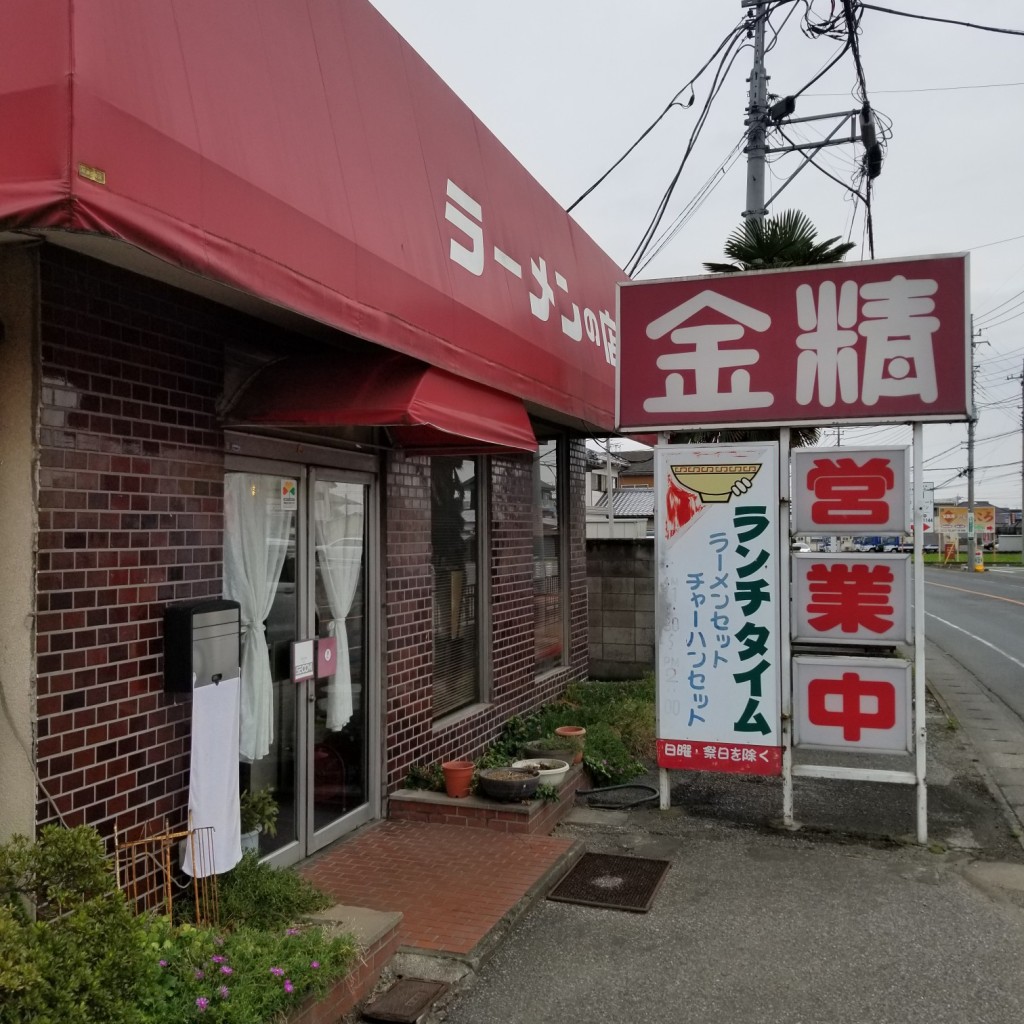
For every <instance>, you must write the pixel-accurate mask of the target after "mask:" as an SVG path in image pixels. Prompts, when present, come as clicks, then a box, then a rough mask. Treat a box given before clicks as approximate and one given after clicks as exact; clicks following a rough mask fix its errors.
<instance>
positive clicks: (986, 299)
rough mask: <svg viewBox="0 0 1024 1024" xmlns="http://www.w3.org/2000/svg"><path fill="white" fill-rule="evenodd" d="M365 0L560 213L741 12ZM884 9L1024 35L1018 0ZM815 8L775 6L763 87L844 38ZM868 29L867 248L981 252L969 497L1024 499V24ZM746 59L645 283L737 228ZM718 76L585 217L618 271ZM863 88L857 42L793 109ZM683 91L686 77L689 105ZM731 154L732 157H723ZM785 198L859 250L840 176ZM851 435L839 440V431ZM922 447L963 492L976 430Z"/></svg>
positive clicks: (861, 239)
mask: <svg viewBox="0 0 1024 1024" xmlns="http://www.w3.org/2000/svg"><path fill="white" fill-rule="evenodd" d="M371 2H372V3H373V5H374V6H375V7H376V8H377V9H378V10H379V11H380V12H381V13H382V14H383V15H384V16H385V17H386V18H387V19H388V20H389V21H390V22H391V23H392V24H393V25H394V26H395V28H396V29H397V30H398V31H399V32H400V33H401V34H402V35H403V36H404V37H405V38H406V39H407V40H408V41H409V42H410V43H411V44H412V45H413V46H414V47H415V48H416V50H417V51H418V52H419V53H420V54H421V55H422V56H423V57H424V58H425V59H426V60H427V62H428V63H429V64H430V65H431V66H432V67H433V68H434V69H435V70H436V71H437V72H438V73H439V74H440V75H441V77H442V78H444V79H445V81H446V82H447V83H448V84H449V85H450V86H451V87H452V88H453V89H454V90H455V92H456V93H457V94H458V95H459V96H460V97H461V98H462V99H463V100H464V101H465V102H466V103H467V105H468V106H469V107H470V108H471V109H472V110H473V111H474V113H476V115H477V116H478V117H479V118H480V119H481V120H482V121H483V122H484V123H485V124H486V125H487V126H488V127H489V128H490V129H491V130H492V131H493V132H494V133H495V135H497V136H498V138H499V139H500V140H501V141H502V142H503V143H504V144H505V145H506V146H507V147H508V148H509V149H510V150H511V151H512V152H513V153H514V154H515V156H516V157H517V158H518V159H519V160H520V161H521V162H522V163H523V165H524V166H525V167H526V168H527V169H528V170H529V171H530V172H531V173H532V174H533V175H534V177H535V178H537V180H538V181H539V182H540V183H541V184H542V185H543V186H544V187H545V188H546V189H547V190H548V191H549V192H550V193H551V194H552V195H553V196H554V197H555V199H557V200H558V201H559V202H560V203H561V204H562V205H563V206H568V205H569V204H571V203H573V202H574V201H575V200H576V199H577V197H578V196H580V195H581V194H582V193H583V192H584V191H585V190H586V189H587V188H589V187H590V186H591V185H592V184H593V183H594V182H595V181H596V180H597V179H598V178H599V177H600V176H601V175H602V174H603V173H604V172H605V171H606V170H608V168H609V167H610V166H611V165H612V164H613V163H614V162H615V161H616V160H617V159H618V158H619V157H620V156H621V155H622V153H623V152H625V150H626V149H628V147H629V146H630V145H631V144H632V143H633V142H634V141H635V140H636V138H637V137H638V136H639V135H640V134H641V133H642V132H643V131H644V130H645V129H646V128H647V127H648V126H649V125H650V124H651V123H652V122H653V121H654V120H655V119H656V118H657V117H658V115H659V114H661V112H662V111H663V110H664V109H665V107H666V106H667V105H668V103H669V102H670V101H671V100H672V98H673V97H674V96H675V95H676V93H677V92H678V91H679V90H680V89H681V88H682V87H683V86H684V85H685V83H686V82H687V81H688V80H689V79H690V78H692V76H693V75H694V74H695V73H696V72H697V71H698V70H699V69H700V67H701V66H702V65H703V64H704V63H705V62H706V61H707V60H708V59H709V58H710V57H711V56H712V54H713V53H714V51H715V50H716V48H717V47H718V45H719V43H721V42H722V41H723V40H724V39H725V38H726V36H727V35H728V34H729V32H730V30H731V29H732V28H733V26H734V25H736V24H737V23H738V22H739V20H740V18H741V17H742V15H743V9H742V8H741V5H740V0H514V2H512V0H505V2H498V0H429V2H427V0H371ZM878 5H879V6H883V7H891V8H896V9H898V10H900V11H907V12H915V13H922V14H933V15H936V16H939V17H944V18H952V19H959V20H963V21H969V22H974V23H977V24H984V25H993V26H999V27H1004V28H1012V29H1016V30H1018V31H1022V32H1024V3H1022V2H1021V0H942V2H941V3H934V2H932V3H926V2H924V0H909V2H908V0H878ZM831 7H832V2H831V0H816V2H814V3H813V5H812V10H813V12H814V15H815V16H816V18H820V17H824V16H826V15H827V14H828V13H829V11H830V9H831ZM804 10H805V4H804V3H803V2H802V0H799V2H794V3H783V4H780V5H779V7H778V10H777V11H776V13H775V14H774V15H773V17H772V24H773V27H774V30H775V31H777V33H778V35H777V39H776V40H775V45H774V46H773V48H772V49H771V52H770V53H769V54H768V57H767V61H766V64H767V69H768V73H769V75H770V76H771V78H770V81H769V90H770V91H772V92H775V93H778V94H780V95H786V94H791V93H795V92H797V91H798V90H800V89H801V88H803V87H804V86H805V84H806V83H807V82H808V81H809V80H810V79H811V78H813V77H814V75H815V74H816V73H817V72H818V71H819V70H821V68H822V67H823V66H824V65H825V64H827V63H828V62H829V60H830V59H831V58H832V57H833V56H834V55H835V54H837V53H838V51H839V50H840V49H841V44H840V43H839V42H837V41H835V40H833V39H830V38H813V39H812V38H807V37H806V36H805V34H804V32H803V31H802V28H801V17H802V15H803V13H804ZM790 11H792V17H790V18H789V20H788V22H786V23H785V24H783V22H784V20H785V19H786V15H787V14H788V13H789V12H790ZM861 28H862V33H861V41H860V47H861V55H862V60H863V66H864V71H865V79H866V81H867V85H868V94H869V97H870V99H871V101H872V104H873V106H874V107H875V109H876V110H877V111H878V112H879V113H880V114H881V115H884V116H885V117H886V118H888V119H889V120H891V122H892V137H891V139H889V142H888V153H887V157H886V161H885V165H884V167H883V171H882V175H881V177H880V178H878V179H877V181H876V182H875V190H874V202H873V221H874V236H875V255H876V257H878V258H880V259H881V258H886V257H900V256H914V255H926V254H932V253H952V252H962V251H968V250H969V251H970V253H971V302H972V312H973V313H974V315H975V318H976V323H977V325H978V326H979V328H980V329H981V334H982V338H981V339H979V344H978V345H977V347H976V350H975V359H976V363H977V366H978V369H977V375H976V380H977V402H978V406H979V412H980V420H979V424H978V434H977V437H978V442H977V448H976V463H977V473H976V477H975V480H976V495H975V497H976V499H977V500H979V501H986V500H987V501H992V502H994V503H996V504H1000V505H1013V506H1015V507H1018V508H1019V507H1020V505H1021V433H1020V429H1021V428H1020V423H1021V419H1020V417H1021V412H1020V403H1021V385H1020V381H1019V380H1008V379H1007V378H1008V377H1010V376H1012V375H1019V374H1020V373H1021V369H1022V360H1024V204H1022V202H1021V198H1020V196H1021V192H1022V191H1024V190H1022V186H1021V179H1022V176H1024V133H1022V131H1021V127H1020V123H1021V116H1020V115H1021V111H1022V108H1024V36H1013V35H1005V34H996V33H991V32H982V31H978V30H975V29H969V28H962V27H957V26H953V25H941V24H934V23H930V22H925V21H918V20H911V19H908V18H902V17H896V16H893V15H891V14H885V13H881V12H877V11H870V10H866V11H864V13H863V19H862V23H861ZM771 38H772V33H769V39H771ZM750 62H751V50H750V49H749V48H746V49H744V50H742V51H741V52H740V53H739V56H738V57H737V58H736V60H735V63H734V64H733V65H732V69H731V71H730V72H729V74H728V77H727V79H726V81H725V83H724V85H723V86H722V88H721V90H720V92H719V93H718V95H717V97H716V98H715V100H714V102H713V105H712V107H711V110H710V113H709V114H708V117H707V123H706V125H705V127H704V129H703V131H702V133H701V135H700V137H699V139H698V140H697V142H696V144H695V146H694V150H693V154H692V156H691V158H690V159H689V161H688V162H687V165H686V167H685V168H684V170H683V173H682V175H681V177H680V180H679V184H678V186H677V188H676V191H675V198H674V199H673V201H672V204H671V206H670V207H669V209H668V211H667V215H666V218H665V220H664V222H663V226H664V227H668V226H670V225H671V224H672V223H673V221H674V220H675V219H676V218H677V216H678V215H680V214H682V213H683V211H684V210H685V209H686V208H687V207H688V204H691V201H692V200H693V199H694V198H695V197H697V196H700V195H701V194H702V193H703V192H704V189H705V185H706V183H708V182H715V183H716V187H715V188H714V189H713V190H712V191H710V193H709V194H706V196H705V198H704V200H703V202H701V203H700V204H699V205H698V206H697V208H696V210H695V212H692V215H691V216H689V218H688V219H687V220H686V222H685V223H684V224H683V226H682V227H681V229H680V230H679V231H678V233H677V234H676V235H675V237H674V238H672V240H671V241H669V242H668V243H667V244H666V245H665V246H664V247H663V248H662V249H661V251H660V252H659V253H658V255H657V256H656V257H655V258H654V259H652V260H651V261H650V262H649V263H648V264H647V265H646V266H645V267H644V268H643V270H642V271H641V272H640V273H639V274H638V275H637V276H639V277H641V278H667V277H685V276H689V275H693V274H700V273H703V270H702V267H701V264H702V263H703V262H704V261H705V260H714V259H718V258H720V256H721V249H722V244H723V242H724V240H725V238H726V237H727V236H728V235H729V233H730V232H731V231H732V230H733V229H734V228H735V227H736V226H737V224H738V223H739V220H740V214H741V212H742V210H743V208H744V205H745V202H744V200H745V177H746V169H745V163H744V157H743V155H742V154H741V153H740V154H737V153H735V147H736V146H737V143H739V142H740V140H741V137H742V134H743V118H744V108H745V105H746V88H747V86H746V78H747V76H748V74H749V72H750ZM716 64H717V61H716ZM714 68H715V65H712V67H711V68H710V69H709V72H706V73H705V74H704V76H702V77H701V78H700V80H699V81H698V82H697V84H696V86H695V89H694V92H695V96H696V102H695V104H694V105H693V106H692V107H690V108H689V109H685V110H684V109H680V108H679V107H675V108H673V109H672V110H671V111H670V112H669V114H668V115H667V116H666V117H665V118H663V119H662V120H661V122H660V123H659V124H658V126H657V127H656V128H654V130H653V131H652V132H651V134H650V135H649V136H648V137H647V138H646V139H645V140H644V142H642V143H641V144H640V146H639V147H638V148H637V149H636V150H635V151H634V153H633V154H632V155H631V156H630V157H629V158H628V159H627V160H626V161H625V162H624V163H623V164H622V165H621V166H620V167H619V168H618V169H617V170H615V171H614V172H613V173H612V174H611V176H610V177H609V178H608V179H607V180H606V181H605V182H604V183H603V184H601V185H600V186H599V187H598V188H597V189H595V191H594V192H593V193H592V194H591V195H590V196H588V197H587V198H586V199H585V200H583V202H581V203H580V205H579V206H577V207H576V208H575V210H574V211H573V216H574V217H575V218H576V219H577V220H578V221H579V223H580V224H581V225H582V226H583V227H584V228H585V229H586V230H587V231H588V232H589V233H590V234H591V235H592V236H593V238H594V239H595V240H596V241H597V242H598V244H599V245H601V246H602V248H604V249H605V250H606V251H607V252H608V253H609V254H610V255H611V257H612V258H613V259H614V260H615V261H616V262H617V263H619V265H620V266H624V265H626V263H627V262H628V260H629V259H630V256H631V254H632V253H633V251H634V249H635V247H636V246H637V243H638V242H639V241H640V239H641V237H642V235H643V234H644V231H645V229H646V227H647V225H648V223H649V221H650V220H651V217H652V216H653V214H654V211H655V208H656V206H657V204H658V202H659V200H660V198H661V196H662V193H663V192H664V190H665V188H666V187H667V185H668V183H669V181H670V179H671V178H672V176H673V174H674V173H675V171H676V169H677V167H678V164H679V161H680V158H681V156H682V153H683V150H684V149H685V147H686V144H687V141H688V139H689V137H690V133H691V131H692V129H693V127H694V124H695V122H696V120H697V117H698V115H699V112H700V110H701V108H702V106H703V105H704V102H705V100H706V99H707V97H708V91H709V89H710V87H711V82H712V76H711V72H713V71H714ZM855 81H856V78H855V69H854V64H853V59H852V57H851V56H850V55H849V54H847V55H846V56H845V57H844V58H843V59H842V60H840V61H839V63H838V64H837V65H836V66H835V67H834V68H833V69H832V70H831V71H829V72H828V73H827V74H825V75H824V76H823V77H822V78H821V79H820V80H819V81H818V82H816V83H815V84H813V85H812V86H811V87H810V88H809V89H807V91H806V92H804V93H803V94H802V95H801V97H800V99H799V102H798V109H797V113H796V116H803V117H806V116H809V115H812V114H826V113H830V112H839V111H844V110H851V109H853V108H854V106H855V105H856V104H855V103H854V101H853V99H852V97H851V88H852V87H853V85H854V83H855ZM688 97H689V91H688V90H687V91H686V92H685V93H684V94H683V97H682V98H683V99H684V100H685V99H688ZM833 124H834V122H826V121H821V122H812V123H811V124H809V125H802V126H798V128H797V130H796V135H797V137H798V139H799V141H806V140H808V139H811V138H813V137H820V136H821V135H823V134H824V133H825V132H826V131H828V130H830V129H831V127H832V126H833ZM822 125H824V126H825V127H824V128H822V127H820V126H822ZM731 155H732V156H735V157H736V159H735V160H734V161H732V162H731V163H730V161H729V159H728V158H730V156H731ZM859 156H860V151H859V149H858V148H856V147H854V146H842V147H834V148H831V149H828V150H824V151H821V155H820V156H819V158H818V159H819V162H820V163H821V164H822V165H823V166H824V167H825V168H826V169H827V170H829V171H830V172H831V173H832V174H834V175H835V176H836V177H838V178H839V179H841V181H843V182H850V181H851V179H852V176H853V174H854V171H855V161H856V160H857V159H858V158H859ZM798 162H799V157H796V156H788V157H780V158H778V161H777V162H776V163H774V164H773V165H772V168H771V175H770V176H769V181H768V194H769V195H770V194H771V193H772V192H773V191H774V190H775V188H777V187H778V186H779V185H780V184H782V182H783V181H784V180H785V179H786V177H787V176H788V175H789V174H790V173H791V172H792V170H793V169H794V168H795V167H796V165H797V163H798ZM723 165H724V166H725V170H724V171H720V170H719V169H720V168H722V167H723ZM716 172H717V173H716ZM794 207H795V208H798V209H801V210H803V211H804V212H806V213H807V214H808V215H809V216H810V217H811V219H812V220H813V221H814V223H815V225H816V226H817V228H818V230H819V234H820V236H821V237H830V236H833V235H839V236H842V237H843V238H844V239H850V240H852V241H854V242H856V243H857V249H855V250H854V251H853V252H851V253H850V256H849V257H848V258H849V259H862V258H863V259H867V258H868V250H867V247H866V240H865V218H864V207H863V204H854V202H853V201H852V197H851V196H850V194H849V192H847V191H846V190H845V189H844V188H843V187H842V186H841V185H840V184H837V183H835V182H833V181H831V180H830V179H828V178H827V177H826V176H825V175H823V174H822V173H820V172H819V171H818V170H816V169H815V168H813V167H810V166H808V167H806V168H805V169H804V170H803V171H802V172H801V173H800V174H799V175H798V176H797V177H796V178H795V179H794V180H793V181H792V183H791V184H790V185H788V187H787V189H786V191H785V192H784V193H783V194H782V195H781V196H780V197H779V198H778V199H777V200H776V201H775V202H774V203H773V204H772V211H773V212H782V211H783V210H786V209H789V208H794ZM1016 236H1021V237H1016ZM1006 239H1012V240H1011V241H1004V240H1006ZM1018 293H1020V294H1018ZM1018 303H1020V305H1018ZM1003 321H1005V323H1004V322H1003ZM980 342H987V344H982V343H980ZM848 433H849V434H850V436H849V438H848V437H847V434H848ZM863 436H864V438H865V439H869V440H870V441H871V442H872V443H882V444H890V443H904V442H909V439H910V430H909V428H906V427H895V428H892V427H887V428H875V429H872V430H869V431H865V432H863ZM853 439H854V438H853V435H852V432H847V431H844V435H843V441H844V443H846V442H847V440H849V441H851V442H852V441H853ZM950 448H952V450H951V451H946V449H950ZM925 456H926V463H925V468H926V474H925V479H926V480H927V481H930V482H933V483H935V484H936V485H938V491H937V495H938V496H941V497H949V498H953V497H956V496H959V497H961V498H966V496H967V484H966V480H965V479H964V478H963V477H958V475H957V474H958V472H959V471H961V470H962V469H963V468H964V467H966V464H967V454H966V428H965V427H964V426H962V425H957V426H927V427H926V428H925Z"/></svg>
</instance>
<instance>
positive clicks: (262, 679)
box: [224, 473, 295, 762]
mask: <svg viewBox="0 0 1024 1024" xmlns="http://www.w3.org/2000/svg"><path fill="white" fill-rule="evenodd" d="M280 487H281V481H280V479H279V478H277V477H267V476H258V475H256V474H254V473H228V474H227V475H226V477H225V480H224V517H225V530H224V596H225V597H227V598H230V599H231V600H232V601H237V602H238V603H239V605H241V610H242V629H243V630H244V631H245V638H244V640H243V641H242V688H241V710H240V714H239V731H238V751H239V756H240V757H241V758H242V760H244V761H250V762H251V761H258V760H259V759H260V758H261V757H266V756H267V754H268V753H269V751H270V744H271V743H272V742H273V740H274V688H273V677H272V675H271V671H270V655H269V653H268V651H267V633H266V629H265V628H264V625H263V623H264V622H265V620H266V618H267V616H268V615H269V614H270V607H271V605H272V604H273V603H274V594H275V593H276V591H277V583H278V580H279V579H280V578H281V568H282V567H283V565H284V560H285V555H286V554H287V551H288V542H289V539H290V538H289V533H290V530H291V526H292V521H293V518H294V515H295V513H294V512H293V511H292V510H291V509H285V508H284V507H283V504H284V502H283V499H282V497H281V490H280Z"/></svg>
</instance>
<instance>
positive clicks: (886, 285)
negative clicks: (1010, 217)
mask: <svg viewBox="0 0 1024 1024" xmlns="http://www.w3.org/2000/svg"><path fill="white" fill-rule="evenodd" d="M967 308H968V302H967V256H966V255H954V256H934V257H918V258H915V259H906V260H875V261H872V262H866V263H837V264H830V265H827V266H823V267H794V268H789V269H786V270H777V271H758V272H756V273H737V274H720V275H715V276H712V277H698V278H681V279H678V280H670V281H639V282H628V283H623V284H620V285H619V331H618V334H619V364H618V368H617V388H616V424H617V426H618V429H620V430H623V431H649V430H676V429H680V430H682V429H686V430H692V429H695V428H699V427H711V426H724V425H729V424H746V423H759V424H762V425H773V424H782V425H785V424H788V423H816V422H817V423H820V422H827V423H845V422H858V421H864V420H873V421H878V422H884V421H889V420H894V419H898V420H901V421H907V420H947V421H948V420H960V419H967V418H968V415H969V411H970V408H971V404H970V395H969V392H970V386H969V382H970V374H969V362H970V330H969V326H968V319H967Z"/></svg>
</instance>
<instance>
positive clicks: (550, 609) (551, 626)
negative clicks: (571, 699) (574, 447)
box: [533, 441, 565, 672]
mask: <svg viewBox="0 0 1024 1024" xmlns="http://www.w3.org/2000/svg"><path fill="white" fill-rule="evenodd" d="M561 492H562V458H561V449H560V445H559V443H558V441H541V442H540V447H539V449H538V451H537V454H536V456H535V457H534V464H533V607H534V643H535V651H536V657H537V671H538V672H546V671H547V670H548V669H552V668H556V667H558V666H559V665H561V664H562V663H563V651H564V649H565V621H564V620H565V616H564V611H563V603H562V495H561Z"/></svg>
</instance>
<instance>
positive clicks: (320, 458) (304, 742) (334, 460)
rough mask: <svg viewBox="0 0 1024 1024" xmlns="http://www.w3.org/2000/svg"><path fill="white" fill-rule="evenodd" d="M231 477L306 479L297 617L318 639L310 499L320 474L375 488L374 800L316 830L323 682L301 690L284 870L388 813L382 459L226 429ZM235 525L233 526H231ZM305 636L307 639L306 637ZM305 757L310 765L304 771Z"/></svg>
mask: <svg viewBox="0 0 1024 1024" xmlns="http://www.w3.org/2000/svg"><path fill="white" fill-rule="evenodd" d="M224 438H225V449H226V454H225V459H224V466H223V472H224V473H225V474H227V473H234V472H249V473H259V474H266V475H283V476H288V477H294V478H295V479H296V480H298V481H299V482H300V486H299V501H298V510H297V519H296V561H297V564H298V562H299V559H300V558H301V564H302V569H303V572H304V574H305V585H304V586H302V587H301V588H298V589H297V591H296V595H295V597H296V617H297V621H298V623H299V624H300V625H301V627H302V630H301V632H303V633H306V634H308V635H309V636H310V637H311V636H313V635H315V631H314V630H313V623H312V620H313V607H314V601H313V587H314V576H313V571H314V561H315V557H316V552H315V545H314V544H313V543H312V538H311V536H310V527H311V525H312V520H311V517H312V507H311V503H310V496H311V495H312V490H313V487H314V486H315V481H316V479H317V473H318V471H319V474H320V478H321V479H344V480H345V481H346V482H352V483H361V484H364V485H366V486H367V487H368V490H367V492H366V495H367V507H366V519H365V522H366V533H365V537H366V550H365V555H364V557H365V567H364V577H365V587H366V594H365V614H366V618H367V637H366V658H367V670H366V686H367V689H368V693H367V720H366V727H367V736H366V742H367V755H366V756H367V787H366V800H365V802H364V803H363V804H361V805H360V806H359V807H358V808H356V809H354V810H353V811H351V812H349V813H348V814H345V815H343V816H342V817H340V818H338V819H337V820H336V821H334V822H332V823H331V824H330V825H328V826H326V827H325V828H324V829H321V830H320V832H314V831H313V828H312V824H313V820H314V818H313V787H312V774H313V742H312V735H313V730H312V718H313V709H312V706H311V703H310V693H311V692H312V691H313V689H314V688H315V681H310V682H305V683H300V684H298V685H297V686H296V691H297V692H296V706H297V708H298V707H299V706H301V707H304V708H305V713H304V714H303V713H301V712H299V711H298V710H297V711H296V723H295V728H296V747H297V751H296V772H295V807H296V813H297V819H298V824H297V828H296V832H297V834H298V838H297V839H296V840H294V841H293V842H290V843H287V844H285V845H284V846H282V847H281V848H280V849H278V850H275V851H273V852H272V853H270V854H268V855H267V856H266V857H264V858H263V859H264V860H265V861H266V862H267V863H270V864H274V865H276V866H279V867H284V866H286V865H290V864H295V863H298V862H299V861H302V860H304V859H305V858H306V857H308V856H310V855H312V854H313V853H315V852H316V851H317V850H320V849H322V848H323V847H324V846H327V845H328V844H330V843H332V842H334V841H336V840H337V839H339V838H341V836H343V835H345V834H346V833H347V832H349V831H351V830H352V829H354V828H357V827H358V826H360V825H362V824H364V823H366V822H368V821H373V820H375V819H376V818H378V817H379V816H380V813H381V785H382V778H383V757H384V726H383V717H382V715H383V712H382V707H383V703H382V701H383V697H382V687H383V674H384V668H383V666H384V649H383V643H382V634H381V603H382V597H381V595H382V593H383V591H382V588H383V580H382V575H381V574H382V566H383V556H382V551H381V544H382V532H381V495H380V489H381V474H380V472H379V460H378V458H377V457H376V456H372V455H366V454H363V453H359V452H350V451H345V450H341V449H336V448H330V447H326V446H322V445H317V444H310V443H308V441H302V442H299V443H296V442H295V441H287V440H284V439H282V438H275V437H262V436H257V435H249V434H243V433H236V432H234V431H226V432H225V435H224ZM297 459H298V460H299V461H297ZM226 528H227V524H226V523H225V529H226ZM299 638H301V637H299ZM300 760H301V761H302V762H304V763H303V764H302V766H301V768H300Z"/></svg>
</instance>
